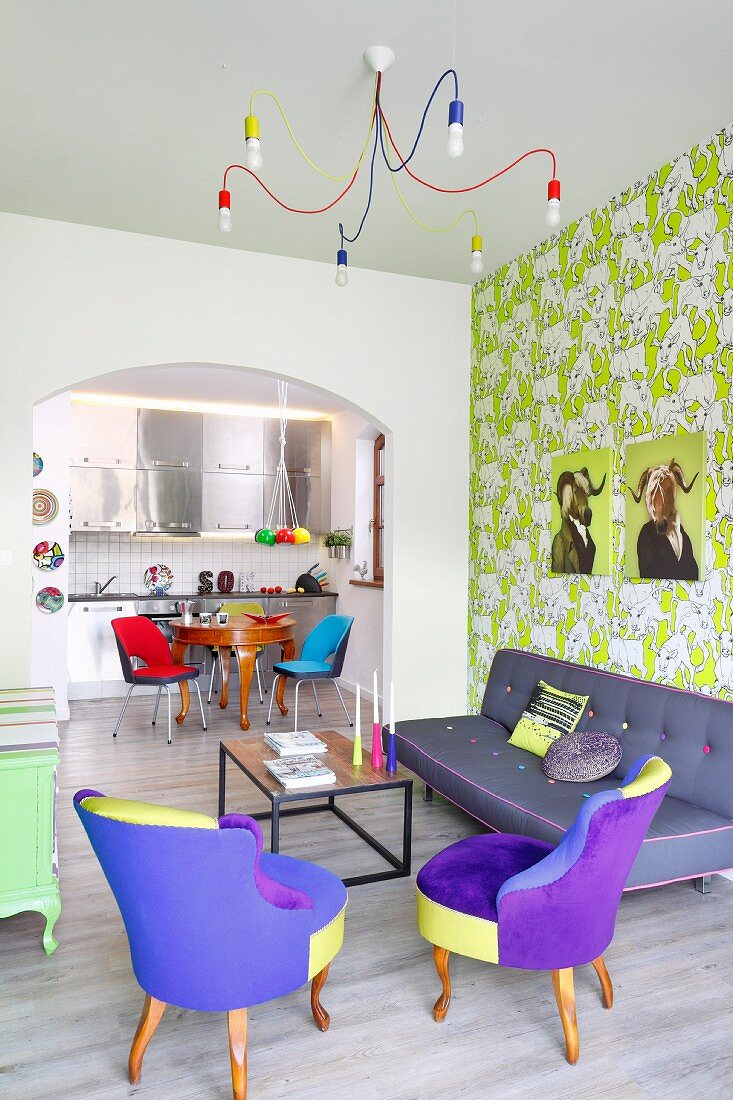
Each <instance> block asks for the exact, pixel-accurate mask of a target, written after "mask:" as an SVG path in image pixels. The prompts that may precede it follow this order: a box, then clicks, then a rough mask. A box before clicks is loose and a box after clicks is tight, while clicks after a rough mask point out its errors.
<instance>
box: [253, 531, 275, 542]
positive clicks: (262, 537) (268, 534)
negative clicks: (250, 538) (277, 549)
mask: <svg viewBox="0 0 733 1100" xmlns="http://www.w3.org/2000/svg"><path fill="white" fill-rule="evenodd" d="M255 542H259V543H260V545H262V546H274V545H275V542H276V538H275V532H274V531H271V530H270V528H269V527H260V529H259V531H257V532H255Z"/></svg>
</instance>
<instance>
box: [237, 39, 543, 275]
mask: <svg viewBox="0 0 733 1100" xmlns="http://www.w3.org/2000/svg"><path fill="white" fill-rule="evenodd" d="M394 60H395V55H394V53H393V51H392V50H390V49H389V48H388V47H387V46H370V47H369V48H368V49H367V50H365V52H364V61H365V63H366V65H367V66H368V67H369V68H370V69H371V70H372V72H373V73H374V74H375V78H374V89H373V93H372V97H371V103H370V108H369V125H368V128H367V133H366V137H365V139H364V143H363V145H362V147H361V151H360V153H359V156H358V158H357V161H356V165H355V166H354V167H353V168H352V169H350V171H348V172H345V173H344V174H343V175H341V176H335V175H332V174H331V173H330V172H326V171H325V170H324V169H322V168H319V167H318V165H317V164H315V163H314V162H313V161H312V160H311V158H310V157H309V156H308V154H307V153H306V152H305V150H304V149H303V147H302V146H301V144H300V143H299V141H298V139H297V138H296V136H295V134H294V132H293V129H292V127H291V125H290V122H289V120H288V117H287V115H286V113H285V110H284V108H283V106H282V104H281V103H280V100H279V99H278V98H277V96H276V95H275V94H274V93H273V92H269V91H266V90H265V89H258V90H257V91H255V92H253V93H252V96H251V97H250V107H249V114H248V115H247V117H246V119H245V122H244V133H245V156H244V164H230V165H229V167H228V168H227V169H226V171H225V172H224V180H223V185H222V189H221V190H220V191H219V229H220V231H221V232H222V233H230V232H231V230H232V197H231V191H230V190H229V188H228V177H229V173H230V172H232V171H233V170H234V169H239V170H241V171H243V172H245V173H246V174H247V175H248V176H250V177H251V178H252V179H254V180H255V181H256V182H257V183H258V184H259V186H260V187H261V188H262V189H263V191H265V192H266V193H267V195H269V197H270V198H271V199H272V200H273V201H274V202H276V203H277V204H278V206H280V207H281V208H282V209H283V210H287V211H288V212H289V213H291V214H325V213H327V212H328V211H329V210H332V209H333V208H334V207H335V206H336V205H337V203H339V202H341V200H342V199H343V198H344V197H345V196H346V195H347V194H348V192H349V191H350V190H351V188H352V187H353V186H354V183H355V182H356V179H357V176H358V175H359V172H360V170H361V168H362V165H363V163H364V160H365V157H366V154H367V150H368V149H369V147H370V145H371V154H370V156H369V158H368V161H369V190H368V194H367V200H366V206H365V208H364V213H363V214H362V217H361V221H360V222H359V225H358V228H357V229H356V232H355V233H354V234H353V235H352V236H349V235H348V234H347V233H346V232H345V230H344V226H343V223H341V222H339V223H338V231H339V236H340V247H339V248H338V250H337V253H336V284H337V285H338V286H346V284H347V283H348V278H349V277H348V252H347V250H346V247H345V245H346V244H353V243H354V242H355V241H356V240H357V239H358V238H359V236H360V234H361V232H362V229H363V228H364V223H365V222H366V219H367V215H368V214H369V210H370V207H371V204H372V196H373V193H374V170H375V162H376V160H377V154H378V152H381V156H382V159H383V160H384V163H385V165H386V166H387V169H388V170H389V175H390V178H391V180H392V185H393V187H394V189H395V193H396V195H397V197H398V199H399V200H400V202H401V203H402V206H403V207H404V208H405V210H406V211H407V213H408V214H409V216H410V217H411V218H412V220H413V221H414V222H415V224H416V225H417V226H419V227H420V228H421V229H425V230H427V231H428V232H430V233H448V232H450V230H452V229H454V228H455V227H456V226H457V225H458V223H459V222H460V221H462V220H463V218H465V217H470V218H472V219H473V233H472V236H471V246H470V253H471V259H470V270H471V274H472V275H474V276H479V275H481V273H482V272H483V270H484V263H483V240H482V236H481V233H480V232H479V220H478V215H477V213H476V211H475V210H473V209H470V208H469V209H466V210H462V211H461V213H460V214H458V216H457V217H456V218H454V219H453V221H452V222H450V223H449V224H448V225H444V226H431V225H426V224H425V222H423V221H421V219H420V218H419V217H418V216H417V214H416V213H415V211H414V210H413V209H412V208H411V206H410V205H409V204H408V202H407V200H406V198H405V196H404V195H403V193H402V191H401V190H400V187H399V185H398V183H397V176H398V173H400V172H403V171H404V172H405V173H406V175H408V176H409V177H410V179H411V180H413V181H414V182H415V183H419V184H421V185H422V186H423V187H427V188H429V189H430V190H431V191H437V192H439V193H440V194H443V195H462V194H468V193H469V192H471V191H478V190H479V189H480V188H482V187H486V186H487V185H488V184H490V183H493V182H494V181H495V180H497V179H499V178H500V177H501V176H504V175H506V173H507V172H510V171H511V170H512V169H513V168H516V167H517V166H518V165H519V164H521V163H522V162H523V161H524V160H526V159H527V158H528V157H531V156H534V155H536V154H543V155H546V156H549V157H550V159H551V162H552V177H551V179H550V180H549V182H548V185H547V213H546V216H545V221H546V224H547V225H548V226H550V227H551V228H555V227H556V226H558V225H559V224H560V180H559V179H558V178H557V160H556V157H555V154H554V152H553V151H552V150H551V149H546V148H537V149H528V150H527V152H525V153H522V154H521V156H518V157H517V158H516V159H515V160H513V161H512V162H511V164H507V165H506V166H505V167H504V168H501V169H500V170H499V171H497V172H494V173H493V174H491V175H489V176H487V177H486V179H483V180H480V181H479V182H478V183H474V184H471V185H470V186H467V187H440V186H438V185H437V184H434V183H430V182H429V181H428V180H425V179H422V177H420V176H418V175H417V173H416V172H413V171H412V170H411V169H410V167H409V164H410V161H411V160H412V158H413V157H414V156H415V153H416V152H417V149H418V146H419V144H420V139H421V138H422V135H423V130H424V128H425V122H426V119H427V116H428V112H429V111H430V108H431V106H432V103H433V100H434V99H435V96H436V95H437V93H438V90H439V89H440V87H441V85H442V83H443V81H444V80H448V79H450V78H452V81H453V90H454V96H453V98H452V99H451V101H450V103H449V106H448V139H447V153H448V156H449V157H460V156H461V154H462V153H463V118H464V105H463V101H462V100H461V99H460V98H459V90H458V74H457V73H456V70H455V69H446V71H445V72H444V73H443V75H442V76H441V77H440V79H439V80H438V81H437V83H436V85H435V87H434V88H433V90H432V92H431V94H430V97H429V98H428V101H427V103H426V105H425V110H424V111H423V114H422V119H421V121H420V125H419V127H418V131H417V137H416V138H415V141H414V142H413V145H412V149H411V150H410V152H409V154H408V155H407V156H406V157H403V155H402V153H401V152H400V151H399V148H398V147H397V143H396V141H395V139H394V137H393V135H392V131H391V129H390V126H389V122H388V121H387V117H386V115H385V112H384V109H383V107H382V101H381V93H382V76H383V74H384V73H385V72H386V71H387V69H389V68H390V66H391V65H392V64H393V63H394ZM258 96H267V97H268V98H269V99H271V100H272V101H273V103H274V104H275V106H276V107H277V109H278V110H279V112H280V114H281V116H282V119H283V122H284V124H285V127H286V129H287V131H288V134H289V135H290V138H291V140H292V141H293V144H294V145H295V148H296V149H297V151H298V153H299V154H300V155H301V157H302V158H303V159H304V160H305V162H306V163H307V164H308V165H309V166H310V167H311V168H312V169H313V170H314V171H315V172H317V173H318V174H319V175H321V176H324V177H325V178H326V179H328V180H331V181H333V182H334V183H343V182H344V181H347V182H346V186H345V187H344V188H343V190H342V191H341V192H340V193H339V194H338V195H337V196H336V197H335V198H334V199H332V200H331V201H330V202H328V203H326V204H325V205H324V206H321V207H317V208H315V209H302V208H300V207H296V206H291V205H289V204H288V203H286V202H284V201H283V200H282V199H280V198H278V196H277V195H275V194H274V193H273V191H271V190H270V188H269V187H268V186H267V185H266V184H265V183H264V182H263V181H262V180H261V179H260V177H259V175H258V173H259V172H260V170H261V168H262V165H263V157H262V146H261V140H260V122H259V118H258V117H257V116H256V115H255V113H254V111H255V101H256V99H257V97H258ZM385 136H386V141H385Z"/></svg>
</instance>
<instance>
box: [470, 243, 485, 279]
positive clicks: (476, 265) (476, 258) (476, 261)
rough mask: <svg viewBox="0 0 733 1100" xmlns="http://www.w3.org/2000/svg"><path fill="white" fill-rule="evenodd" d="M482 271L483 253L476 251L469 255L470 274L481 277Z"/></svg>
mask: <svg viewBox="0 0 733 1100" xmlns="http://www.w3.org/2000/svg"><path fill="white" fill-rule="evenodd" d="M483 270H484V257H483V253H482V252H480V251H479V250H478V249H477V250H476V251H475V252H472V253H471V274H472V275H481V274H483Z"/></svg>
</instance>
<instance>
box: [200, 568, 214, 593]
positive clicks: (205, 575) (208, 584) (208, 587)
mask: <svg viewBox="0 0 733 1100" xmlns="http://www.w3.org/2000/svg"><path fill="white" fill-rule="evenodd" d="M213 577H214V574H213V573H212V572H211V570H210V569H202V570H201V572H200V573H199V595H200V596H205V595H206V594H207V593H208V592H213V591H214V581H213Z"/></svg>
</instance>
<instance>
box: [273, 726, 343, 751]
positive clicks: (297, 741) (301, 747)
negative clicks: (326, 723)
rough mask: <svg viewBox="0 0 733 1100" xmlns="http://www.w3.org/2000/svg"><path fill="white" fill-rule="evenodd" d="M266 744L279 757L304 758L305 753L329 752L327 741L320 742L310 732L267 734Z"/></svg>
mask: <svg viewBox="0 0 733 1100" xmlns="http://www.w3.org/2000/svg"><path fill="white" fill-rule="evenodd" d="M265 744H267V745H269V746H270V748H271V749H274V750H275V752H276V753H277V754H278V756H303V755H304V754H305V753H314V752H328V745H327V744H326V742H325V741H319V739H318V738H317V737H315V736H314V735H313V734H312V733H311V731H310V730H297V731H296V732H295V733H266V734H265Z"/></svg>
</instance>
